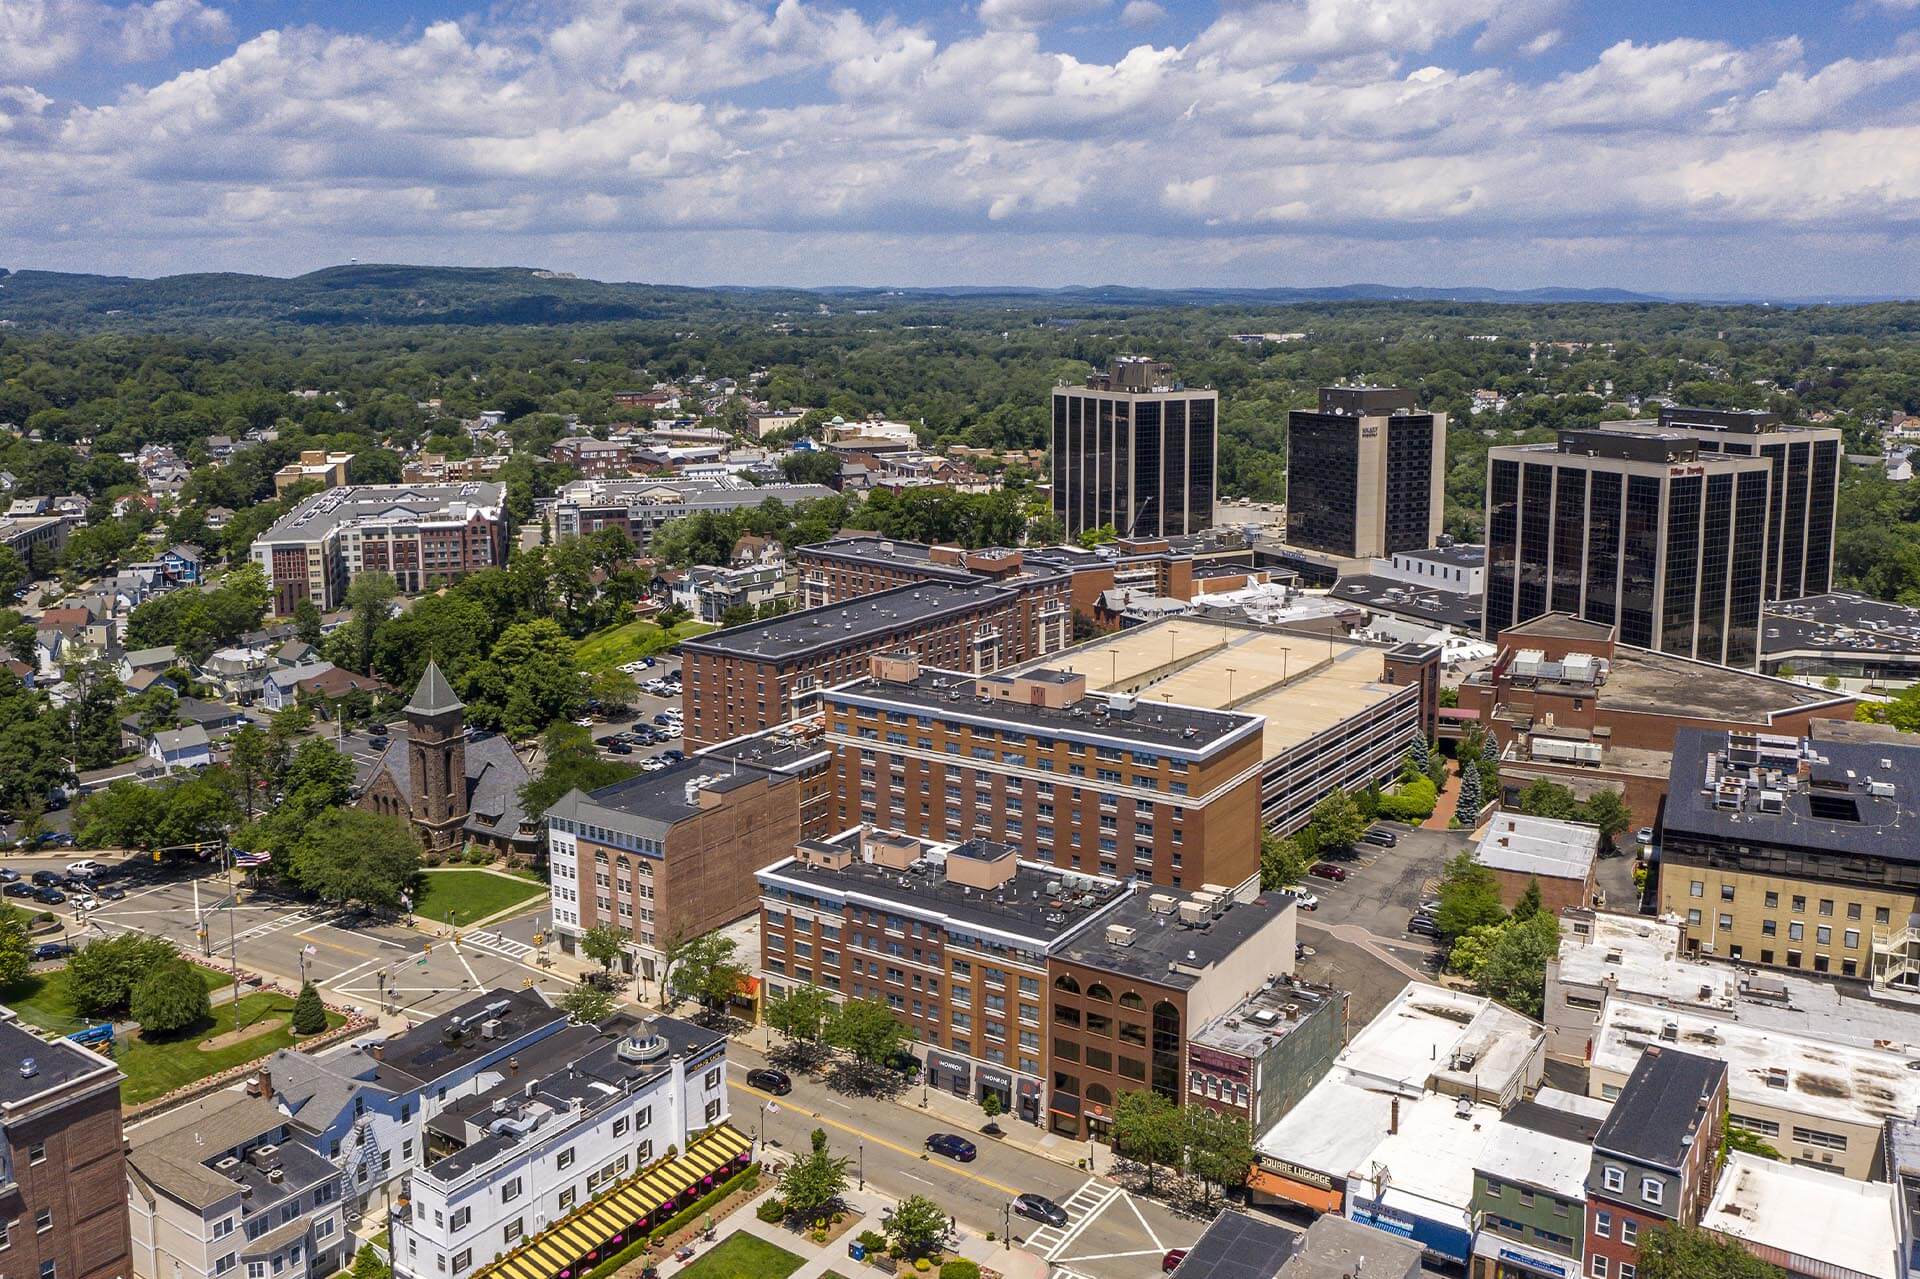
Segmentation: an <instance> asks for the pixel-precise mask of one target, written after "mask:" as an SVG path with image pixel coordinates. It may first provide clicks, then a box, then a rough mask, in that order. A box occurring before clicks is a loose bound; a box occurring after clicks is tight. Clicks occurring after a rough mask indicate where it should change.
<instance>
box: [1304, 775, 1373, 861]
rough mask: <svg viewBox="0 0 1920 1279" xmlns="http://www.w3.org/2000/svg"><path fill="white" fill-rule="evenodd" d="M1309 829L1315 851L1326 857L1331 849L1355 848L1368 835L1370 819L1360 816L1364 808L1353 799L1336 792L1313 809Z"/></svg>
mask: <svg viewBox="0 0 1920 1279" xmlns="http://www.w3.org/2000/svg"><path fill="white" fill-rule="evenodd" d="M1307 829H1308V830H1309V831H1311V832H1312V845H1313V851H1314V852H1315V853H1324V852H1326V851H1327V850H1328V849H1335V848H1352V847H1353V845H1354V841H1356V840H1358V839H1359V838H1360V836H1361V835H1362V834H1363V833H1365V831H1366V829H1367V819H1366V818H1365V817H1362V816H1361V815H1360V806H1359V805H1358V804H1356V803H1354V801H1353V796H1351V795H1349V794H1347V792H1345V791H1343V790H1339V789H1335V790H1334V791H1333V792H1332V793H1331V794H1329V795H1328V796H1327V797H1326V798H1325V799H1323V800H1321V801H1320V802H1319V803H1318V804H1315V805H1314V806H1313V814H1312V816H1310V817H1308V818H1307Z"/></svg>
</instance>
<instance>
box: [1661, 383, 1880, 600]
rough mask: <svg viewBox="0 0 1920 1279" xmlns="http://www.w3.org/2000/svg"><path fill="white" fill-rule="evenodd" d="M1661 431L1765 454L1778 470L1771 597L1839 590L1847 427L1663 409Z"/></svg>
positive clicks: (1704, 446)
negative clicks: (1837, 537)
mask: <svg viewBox="0 0 1920 1279" xmlns="http://www.w3.org/2000/svg"><path fill="white" fill-rule="evenodd" d="M1658 430H1659V431H1660V432H1662V433H1665V434H1676V433H1677V434H1682V435H1685V436H1687V437H1688V438H1690V439H1692V440H1693V441H1694V442H1696V443H1697V444H1699V446H1700V451H1701V452H1702V453H1709V454H1710V453H1721V454H1727V455H1730V456H1733V457H1763V458H1765V459H1766V460H1767V461H1768V463H1770V464H1771V467H1772V475H1773V494H1772V505H1771V507H1770V509H1769V512H1768V521H1769V529H1768V533H1767V579H1766V583H1765V589H1766V597H1767V598H1768V599H1770V600H1790V599H1797V598H1799V597H1800V596H1802V595H1820V594H1823V593H1824V592H1826V591H1828V590H1831V589H1832V587H1833V521H1834V511H1835V508H1836V507H1837V505H1838V503H1839V497H1840V450H1841V447H1842V445H1841V436H1840V432H1839V431H1838V430H1836V429H1834V428H1832V427H1823V426H1787V425H1784V424H1782V423H1781V421H1780V419H1779V418H1778V417H1777V416H1776V415H1774V414H1772V413H1764V412H1748V411H1745V410H1737V409H1691V408H1682V407H1672V408H1662V409H1661V410H1660V421H1659V423H1658Z"/></svg>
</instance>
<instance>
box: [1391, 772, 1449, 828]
mask: <svg viewBox="0 0 1920 1279" xmlns="http://www.w3.org/2000/svg"><path fill="white" fill-rule="evenodd" d="M1439 801H1440V792H1439V791H1438V790H1436V789H1435V788H1434V785H1433V783H1432V782H1431V781H1429V780H1427V779H1426V778H1424V777H1416V778H1414V779H1413V780H1411V781H1409V782H1405V783H1403V784H1402V785H1401V786H1400V788H1399V789H1397V790H1395V791H1394V792H1393V794H1391V795H1382V796H1381V797H1380V816H1382V817H1384V818H1386V819H1388V820H1389V821H1398V822H1424V821H1425V820H1427V818H1429V817H1431V816H1433V806H1434V805H1435V804H1437V803H1438V802H1439Z"/></svg>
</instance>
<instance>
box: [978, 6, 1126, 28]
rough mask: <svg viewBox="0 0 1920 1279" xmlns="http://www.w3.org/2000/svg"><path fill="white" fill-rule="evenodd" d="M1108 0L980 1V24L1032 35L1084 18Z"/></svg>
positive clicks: (1101, 7)
mask: <svg viewBox="0 0 1920 1279" xmlns="http://www.w3.org/2000/svg"><path fill="white" fill-rule="evenodd" d="M1108 2H1109V0H980V24H981V25H982V26H985V27H993V28H1006V29H1011V30H1016V31H1031V30H1033V29H1035V28H1037V27H1044V26H1047V25H1049V24H1051V23H1055V22H1065V21H1067V20H1068V19H1071V18H1084V17H1085V16H1087V15H1088V14H1090V13H1094V12H1097V11H1098V10H1101V9H1104V8H1106V7H1107V4H1108Z"/></svg>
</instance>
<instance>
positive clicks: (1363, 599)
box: [1329, 573, 1484, 630]
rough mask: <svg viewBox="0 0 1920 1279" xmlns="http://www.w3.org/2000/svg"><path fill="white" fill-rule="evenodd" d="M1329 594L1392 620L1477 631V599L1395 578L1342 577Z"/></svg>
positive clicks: (1364, 574)
mask: <svg viewBox="0 0 1920 1279" xmlns="http://www.w3.org/2000/svg"><path fill="white" fill-rule="evenodd" d="M1329 594H1330V595H1331V596H1332V597H1333V598H1334V599H1337V600H1342V601H1344V602H1346V603H1349V604H1358V605H1360V606H1361V607H1363V608H1371V609H1377V610H1378V611H1380V612H1382V613H1392V614H1394V615H1395V616H1396V617H1406V618H1412V619H1414V620H1417V621H1422V622H1431V623H1433V624H1434V625H1435V626H1453V627H1459V628H1462V629H1473V630H1478V629H1479V627H1480V613H1481V603H1482V600H1483V599H1484V597H1483V596H1480V595H1464V594H1462V593H1460V592H1459V591H1449V590H1445V589H1443V588H1441V587H1438V586H1421V585H1418V584H1417V583H1414V582H1408V581H1403V580H1402V579H1400V578H1397V577H1382V576H1380V575H1378V574H1375V573H1360V574H1357V575H1354V576H1351V577H1343V578H1341V579H1340V580H1339V581H1337V582H1335V583H1334V584H1333V589H1332V590H1331V591H1330V592H1329Z"/></svg>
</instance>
